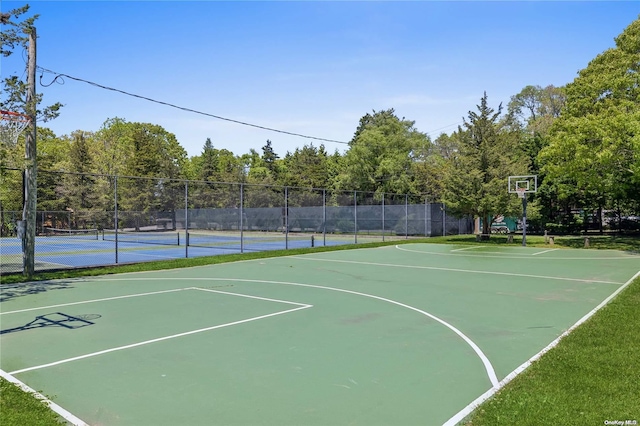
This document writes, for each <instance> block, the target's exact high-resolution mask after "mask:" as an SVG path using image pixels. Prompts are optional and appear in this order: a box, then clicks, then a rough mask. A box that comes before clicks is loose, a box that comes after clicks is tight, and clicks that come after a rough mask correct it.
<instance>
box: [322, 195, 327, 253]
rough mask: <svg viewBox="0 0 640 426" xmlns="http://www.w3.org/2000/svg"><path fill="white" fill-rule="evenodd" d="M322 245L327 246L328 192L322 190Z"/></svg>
mask: <svg viewBox="0 0 640 426" xmlns="http://www.w3.org/2000/svg"><path fill="white" fill-rule="evenodd" d="M322 245H323V246H326V245H327V190H326V189H323V190H322Z"/></svg>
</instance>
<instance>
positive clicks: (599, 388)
mask: <svg viewBox="0 0 640 426" xmlns="http://www.w3.org/2000/svg"><path fill="white" fill-rule="evenodd" d="M506 240H507V238H506V237H505V236H493V237H492V238H491V239H490V240H489V241H485V242H482V243H478V244H496V245H502V244H504V245H506V244H507V242H506ZM405 242H409V243H411V242H430V243H447V244H452V243H453V244H476V241H475V237H474V236H456V237H437V238H430V239H428V240H408V241H407V240H405V241H401V242H398V241H393V242H387V243H369V244H360V245H357V246H353V245H351V246H335V247H322V248H316V249H300V250H288V251H278V252H261V253H250V254H244V255H225V256H215V257H210V258H195V259H177V260H175V261H170V262H149V263H141V264H136V265H124V266H120V267H105V268H92V269H78V270H69V271H59V272H48V273H42V274H37V275H36V276H35V277H33V279H35V280H45V279H60V278H74V277H81V276H89V275H103V274H115V273H123V272H133V271H148V270H158V269H168V268H180V267H189V266H197V265H205V264H214V263H223V262H233V261H236V260H240V259H243V260H244V259H255V258H264V257H274V256H283V255H293V254H300V253H308V252H311V251H315V252H318V251H334V250H346V249H350V248H354V247H358V248H361V247H377V246H382V245H392V244H401V243H405ZM589 243H590V244H589V246H590V249H617V250H624V251H631V252H636V253H640V239H637V238H632V237H612V236H591V237H590V239H589ZM511 244H521V240H520V239H519V238H517V237H516V238H515V239H514V243H511ZM527 245H529V246H544V247H549V246H548V245H545V241H544V238H543V237H540V236H528V237H527ZM555 247H556V248H562V247H570V248H579V247H584V237H557V238H556V239H555ZM24 281H25V279H24V278H23V277H22V276H21V275H7V276H3V277H2V285H9V284H13V283H20V282H24ZM638 377H640V278H638V279H636V280H635V281H634V282H633V283H631V285H629V286H628V287H627V288H626V289H625V290H624V291H622V292H621V293H620V294H619V295H618V296H617V297H616V298H614V299H613V300H612V301H611V302H610V303H609V304H608V305H607V306H605V307H604V308H603V309H601V310H600V311H598V312H597V313H596V314H595V315H594V316H593V317H591V318H590V319H589V320H588V321H586V322H585V323H584V324H582V325H580V326H579V327H577V328H576V329H575V330H574V331H573V332H572V333H571V334H569V335H568V336H567V337H565V338H564V339H562V340H561V341H560V343H559V344H558V345H557V346H556V347H555V348H553V349H551V350H550V351H549V352H547V353H546V354H544V355H543V356H542V357H541V358H540V359H539V360H537V361H536V362H534V363H533V364H532V365H531V366H530V367H529V368H527V369H526V370H525V371H524V372H523V373H522V374H520V375H519V376H518V377H516V378H515V379H514V380H513V381H511V382H510V383H509V384H507V385H506V386H505V387H504V388H503V389H501V390H500V391H499V392H498V393H497V394H496V395H494V396H493V397H492V398H491V399H489V400H488V401H486V402H485V403H484V404H482V405H481V406H480V407H479V408H478V409H477V410H475V412H474V413H473V414H472V415H471V416H470V417H469V418H468V419H466V420H465V422H466V424H468V425H474V426H479V425H515V424H517V425H542V424H562V425H589V424H593V425H596V424H597V425H602V424H605V423H604V422H605V420H609V421H612V420H618V421H622V422H623V423H622V424H624V422H625V421H626V420H631V421H634V420H635V421H637V422H640V380H639V379H638ZM53 400H54V401H55V398H53ZM0 415H1V419H0V420H1V422H0V423H1V424H2V425H3V426H13V425H16V426H18V425H19V426H23V425H38V426H40V425H42V426H48V425H59V424H60V419H59V418H58V417H57V416H56V415H55V413H53V412H52V411H50V410H49V409H48V408H47V405H46V403H44V402H42V401H40V400H37V399H36V398H34V397H33V396H31V395H29V394H27V393H25V392H23V391H21V390H20V389H19V388H18V387H17V386H15V385H13V384H12V383H9V382H7V381H5V380H3V379H0ZM63 424H64V423H63ZM426 424H428V423H426ZM633 424H637V423H632V422H631V423H627V425H633Z"/></svg>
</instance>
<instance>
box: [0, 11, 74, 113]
mask: <svg viewBox="0 0 640 426" xmlns="http://www.w3.org/2000/svg"><path fill="white" fill-rule="evenodd" d="M28 11H29V5H25V6H22V7H20V8H17V9H13V10H10V11H9V12H7V13H3V14H2V18H1V19H0V25H1V28H2V30H1V31H0V55H1V56H3V57H8V56H10V55H12V54H13V53H14V50H15V48H16V47H18V46H19V47H21V48H23V49H25V50H26V49H27V47H28V43H29V34H31V33H32V32H33V28H34V24H35V21H36V20H37V19H38V17H39V15H33V16H31V17H29V18H25V19H23V20H22V21H19V19H20V18H21V17H22V16H23V15H24V14H25V13H27V12H28ZM12 17H13V19H12ZM2 86H3V87H2V91H1V92H0V110H3V111H14V112H20V113H26V94H27V83H26V82H24V81H22V80H21V79H20V77H19V76H17V75H9V76H7V77H5V78H4V79H3V80H2ZM41 101H42V94H36V97H35V99H34V105H35V108H34V112H35V116H36V118H37V120H38V121H43V122H46V121H49V120H52V119H54V118H56V117H57V116H58V115H59V114H60V108H61V107H62V104H60V103H55V104H53V105H50V106H48V107H45V108H39V105H40V103H41Z"/></svg>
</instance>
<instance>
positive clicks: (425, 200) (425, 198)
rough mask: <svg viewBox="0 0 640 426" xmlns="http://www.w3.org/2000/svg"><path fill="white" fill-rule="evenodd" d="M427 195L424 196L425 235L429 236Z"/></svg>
mask: <svg viewBox="0 0 640 426" xmlns="http://www.w3.org/2000/svg"><path fill="white" fill-rule="evenodd" d="M427 201H428V200H427V197H424V236H425V237H428V235H427V205H428V204H427Z"/></svg>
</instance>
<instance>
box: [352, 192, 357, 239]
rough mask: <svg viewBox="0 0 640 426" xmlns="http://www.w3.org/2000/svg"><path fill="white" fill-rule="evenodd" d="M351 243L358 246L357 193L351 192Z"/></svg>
mask: <svg viewBox="0 0 640 426" xmlns="http://www.w3.org/2000/svg"><path fill="white" fill-rule="evenodd" d="M353 241H354V243H355V244H358V191H353Z"/></svg>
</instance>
